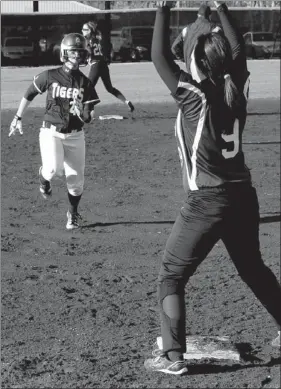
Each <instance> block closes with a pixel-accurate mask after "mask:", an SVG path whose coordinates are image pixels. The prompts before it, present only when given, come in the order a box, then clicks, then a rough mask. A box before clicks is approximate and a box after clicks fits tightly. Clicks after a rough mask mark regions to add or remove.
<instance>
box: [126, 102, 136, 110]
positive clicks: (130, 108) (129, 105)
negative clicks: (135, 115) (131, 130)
mask: <svg viewBox="0 0 281 389" xmlns="http://www.w3.org/2000/svg"><path fill="white" fill-rule="evenodd" d="M126 104H127V105H128V107H129V110H130V111H131V112H134V110H135V107H134V106H133V104H132V102H131V101H127V102H126Z"/></svg>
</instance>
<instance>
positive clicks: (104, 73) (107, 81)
mask: <svg viewBox="0 0 281 389" xmlns="http://www.w3.org/2000/svg"><path fill="white" fill-rule="evenodd" d="M100 65H101V69H100V72H101V73H100V74H101V79H102V82H103V84H104V87H105V89H106V90H107V91H108V92H109V93H111V94H112V95H113V96H115V97H116V98H117V99H119V100H121V101H122V102H123V103H125V104H127V105H128V107H129V109H130V111H131V112H133V111H134V109H135V107H134V106H133V104H132V102H131V101H129V100H127V99H126V97H125V96H124V95H123V93H121V92H120V90H118V89H116V88H114V86H113V85H112V82H111V77H110V72H109V66H108V65H107V63H106V62H105V61H102V62H101V63H100Z"/></svg>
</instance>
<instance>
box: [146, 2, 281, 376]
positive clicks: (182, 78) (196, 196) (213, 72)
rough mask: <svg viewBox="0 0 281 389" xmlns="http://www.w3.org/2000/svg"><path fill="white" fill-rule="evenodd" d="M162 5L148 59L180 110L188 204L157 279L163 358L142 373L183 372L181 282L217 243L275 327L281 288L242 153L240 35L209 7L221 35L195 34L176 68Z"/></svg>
mask: <svg viewBox="0 0 281 389" xmlns="http://www.w3.org/2000/svg"><path fill="white" fill-rule="evenodd" d="M163 3H164V4H163ZM166 3H168V2H161V4H162V6H160V7H159V8H158V10H157V12H156V19H155V26H154V33H153V39H152V61H153V63H154V65H155V68H156V70H157V72H158V73H159V75H160V77H161V78H162V80H163V81H164V83H165V84H166V85H167V87H168V89H169V90H170V92H171V94H172V96H173V97H174V99H175V101H176V103H177V105H178V107H179V112H178V117H177V120H176V125H175V133H176V139H177V144H178V150H179V155H180V160H181V167H182V176H183V185H184V189H185V191H186V199H185V203H184V206H183V207H182V208H181V211H180V214H179V216H178V217H177V219H176V221H175V224H174V226H173V228H172V231H171V234H170V237H169V238H168V241H167V243H166V248H165V252H164V256H163V261H162V265H161V268H160V271H159V277H158V301H159V307H160V315H161V335H162V342H163V350H162V351H163V353H162V354H160V355H158V356H157V357H156V358H152V359H148V360H146V361H145V368H146V369H148V370H150V371H161V372H164V373H168V374H182V373H185V372H186V371H187V366H186V362H185V361H184V360H183V354H184V353H185V351H186V336H185V299H184V295H185V285H186V283H187V282H188V280H189V278H190V277H191V276H192V275H193V274H194V272H195V271H196V269H197V267H198V266H199V265H200V263H201V262H202V261H203V260H204V259H205V258H206V256H207V255H208V253H209V252H210V251H211V249H212V248H213V247H214V245H215V244H216V242H217V241H218V240H220V239H221V240H222V241H223V243H224V245H225V246H226V249H227V251H228V253H229V255H230V257H231V259H232V261H233V263H234V265H235V266H236V269H237V271H238V273H239V275H240V277H241V278H242V280H243V281H244V282H245V283H246V284H247V285H248V286H249V288H250V289H251V290H252V291H253V293H254V294H255V296H256V297H257V298H258V299H259V301H260V302H261V303H262V304H263V305H264V307H265V308H266V309H267V311H268V312H269V313H270V314H271V315H272V317H273V318H274V319H275V321H276V323H277V326H278V327H280V325H281V309H280V306H281V287H280V284H279V283H278V281H277V279H276V277H275V275H274V274H273V272H272V271H271V270H270V269H269V268H268V267H267V266H266V265H265V264H264V262H263V260H262V258H261V252H260V247H259V204H258V199H257V194H256V190H255V188H254V187H253V186H252V183H251V175H250V171H249V169H248V168H247V167H246V165H245V160H244V154H243V151H242V142H241V139H242V132H243V129H244V125H245V121H246V116H247V111H246V105H247V97H248V81H249V72H248V70H247V63H246V56H245V48H244V43H243V37H242V36H241V34H240V32H238V29H237V28H236V26H235V24H234V22H233V20H232V18H231V16H230V14H229V12H228V9H227V6H226V5H225V4H221V5H220V4H219V2H215V5H216V7H217V11H218V14H219V18H220V21H221V24H222V28H223V31H224V34H225V36H224V35H223V34H219V33H214V32H212V33H208V34H204V35H201V36H200V37H199V38H198V41H197V43H196V45H195V48H194V50H193V52H192V54H191V58H192V59H191V65H190V69H191V74H189V73H186V72H184V71H181V70H180V68H179V66H178V65H177V64H176V63H175V62H174V60H173V56H172V52H171V50H170V48H169V47H170V45H169V24H170V8H169V6H166V5H165V4H166ZM279 336H280V333H279ZM278 339H279V342H280V337H278V338H277V340H278ZM279 345H280V343H279Z"/></svg>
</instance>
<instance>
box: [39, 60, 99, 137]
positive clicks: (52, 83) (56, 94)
mask: <svg viewBox="0 0 281 389" xmlns="http://www.w3.org/2000/svg"><path fill="white" fill-rule="evenodd" d="M33 88H35V89H36V91H37V92H38V93H40V94H42V93H44V92H46V91H47V97H46V108H45V114H44V121H47V122H49V123H51V124H53V125H54V126H56V127H57V131H59V132H68V131H70V130H77V129H81V128H82V127H83V123H82V122H81V120H80V119H79V118H78V117H77V116H76V115H75V112H74V111H73V108H72V104H73V100H74V99H77V100H79V101H81V102H82V103H83V102H92V103H93V104H97V103H98V102H99V98H98V95H97V93H96V90H95V88H94V87H93V85H92V83H91V82H90V80H89V79H88V78H87V77H86V76H85V75H84V74H83V73H82V72H81V71H80V70H69V69H68V68H67V67H66V66H65V65H63V66H62V67H59V68H56V69H50V70H45V71H44V72H42V73H40V74H38V75H37V76H35V77H34V80H33Z"/></svg>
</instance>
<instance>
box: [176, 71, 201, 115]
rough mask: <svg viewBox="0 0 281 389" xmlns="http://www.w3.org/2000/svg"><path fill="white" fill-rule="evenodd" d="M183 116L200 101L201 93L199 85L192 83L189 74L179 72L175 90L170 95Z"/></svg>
mask: <svg viewBox="0 0 281 389" xmlns="http://www.w3.org/2000/svg"><path fill="white" fill-rule="evenodd" d="M171 95H172V97H173V98H174V100H175V102H176V103H177V106H178V107H179V109H181V110H182V112H183V114H184V116H186V114H188V113H189V112H192V110H194V108H195V106H198V104H199V102H201V100H202V98H201V97H202V92H201V90H200V87H199V84H197V82H196V81H194V80H193V79H192V77H191V75H190V74H189V73H186V72H184V71H183V70H181V72H180V77H179V82H178V86H177V90H176V92H175V93H172V94H171Z"/></svg>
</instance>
